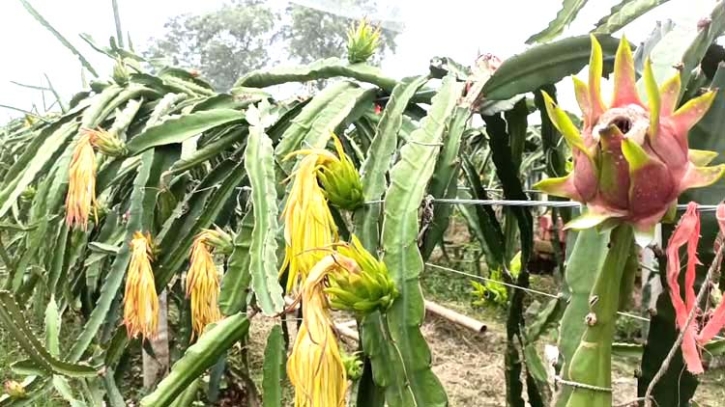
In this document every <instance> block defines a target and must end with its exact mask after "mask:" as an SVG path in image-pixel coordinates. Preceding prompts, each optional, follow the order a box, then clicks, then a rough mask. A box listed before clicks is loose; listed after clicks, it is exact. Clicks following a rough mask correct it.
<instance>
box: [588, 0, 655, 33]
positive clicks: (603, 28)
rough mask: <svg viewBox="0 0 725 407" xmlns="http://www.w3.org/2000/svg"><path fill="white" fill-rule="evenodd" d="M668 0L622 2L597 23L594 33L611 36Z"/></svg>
mask: <svg viewBox="0 0 725 407" xmlns="http://www.w3.org/2000/svg"><path fill="white" fill-rule="evenodd" d="M668 1H669V0H622V1H621V2H620V3H619V4H617V5H616V6H614V7H612V9H611V10H610V11H609V15H606V16H604V17H602V18H601V20H599V22H597V24H596V25H597V28H596V29H595V30H594V32H597V33H606V34H611V33H614V32H617V31H619V30H620V29H622V28H623V27H624V26H626V25H627V24H629V23H631V22H632V21H634V20H636V19H637V18H639V17H640V16H642V15H644V14H646V13H647V12H649V11H651V10H653V9H654V8H656V7H657V6H660V5H662V4H665V3H667V2H668Z"/></svg>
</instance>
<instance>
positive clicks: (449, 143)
mask: <svg viewBox="0 0 725 407" xmlns="http://www.w3.org/2000/svg"><path fill="white" fill-rule="evenodd" d="M471 115H472V112H471V110H470V109H469V108H467V107H461V106H459V107H456V109H455V110H454V112H453V116H452V117H451V119H450V122H449V124H448V134H447V136H446V138H445V141H444V144H443V148H442V149H441V153H440V158H439V159H438V161H437V162H436V166H435V170H434V171H433V179H432V180H431V182H430V187H429V189H428V193H429V194H430V195H432V196H433V198H436V199H440V198H448V199H455V198H456V197H457V196H458V173H459V168H460V165H459V163H460V161H461V160H460V158H459V154H460V150H461V140H462V138H463V132H464V131H465V129H466V126H467V124H468V121H469V119H470V118H471ZM453 208H454V205H452V204H445V203H444V204H437V205H436V204H434V205H433V219H432V221H431V223H430V225H429V226H428V230H427V231H426V233H425V236H424V238H423V242H422V243H423V245H422V247H421V254H422V255H423V258H424V259H428V257H429V256H430V255H431V253H432V252H433V249H435V247H436V245H437V244H439V243H441V242H442V239H443V235H444V234H445V232H446V230H447V229H448V222H449V219H450V216H451V213H452V212H453Z"/></svg>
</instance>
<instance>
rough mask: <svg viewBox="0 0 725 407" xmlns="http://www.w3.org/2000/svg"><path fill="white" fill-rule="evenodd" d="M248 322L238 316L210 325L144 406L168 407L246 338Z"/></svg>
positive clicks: (145, 399)
mask: <svg viewBox="0 0 725 407" xmlns="http://www.w3.org/2000/svg"><path fill="white" fill-rule="evenodd" d="M248 331H249V320H247V317H246V315H244V314H236V315H233V316H231V317H227V318H225V319H223V320H221V321H219V322H217V323H215V324H212V325H210V327H208V328H207V330H206V331H204V333H203V334H202V335H201V336H200V337H199V340H197V341H196V343H194V344H193V345H191V346H190V347H189V348H188V349H187V350H186V352H185V353H184V356H182V357H181V359H179V360H178V361H177V362H176V363H174V366H173V367H172V368H171V372H170V373H169V375H168V376H166V377H165V378H164V379H163V380H162V381H161V383H159V385H158V386H157V387H156V390H154V392H153V393H151V394H149V395H147V396H146V397H144V398H143V399H142V400H141V405H142V406H167V405H169V404H171V403H172V402H173V401H174V400H176V398H177V397H178V396H179V395H180V394H181V393H182V392H183V391H184V390H185V389H186V388H187V387H188V386H189V385H190V384H191V383H192V382H194V380H196V379H197V378H198V377H199V376H201V375H202V374H203V373H204V371H205V370H206V369H208V368H210V367H211V366H212V365H214V364H215V363H216V362H217V361H218V360H219V358H220V357H221V356H222V355H223V354H225V353H226V352H227V350H228V349H229V348H231V347H232V346H233V345H234V343H236V342H237V341H239V340H240V339H242V338H243V337H245V336H246V335H247V332H248Z"/></svg>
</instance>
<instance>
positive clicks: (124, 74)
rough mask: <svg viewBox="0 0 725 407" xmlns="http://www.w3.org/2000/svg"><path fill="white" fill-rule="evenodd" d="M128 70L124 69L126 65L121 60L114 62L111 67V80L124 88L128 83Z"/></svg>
mask: <svg viewBox="0 0 725 407" xmlns="http://www.w3.org/2000/svg"><path fill="white" fill-rule="evenodd" d="M128 78H129V74H128V69H127V68H126V64H125V63H124V62H123V60H121V59H117V60H116V64H115V65H113V80H114V81H115V82H116V83H117V84H119V85H121V86H124V85H126V84H127V83H128Z"/></svg>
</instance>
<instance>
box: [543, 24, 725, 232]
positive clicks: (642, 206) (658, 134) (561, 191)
mask: <svg viewBox="0 0 725 407" xmlns="http://www.w3.org/2000/svg"><path fill="white" fill-rule="evenodd" d="M591 41H592V51H591V58H590V61H589V84H586V83H584V82H582V81H581V80H579V79H577V78H576V77H574V78H573V79H574V90H575V94H576V98H577V102H578V103H579V107H580V108H581V110H582V113H583V117H582V127H581V129H578V128H577V127H576V126H575V125H574V124H573V123H572V121H571V119H570V118H569V116H568V115H567V114H566V113H565V112H564V111H563V110H562V109H561V108H560V107H558V106H556V105H555V103H554V101H553V100H552V99H551V97H550V96H549V95H548V94H546V92H543V97H544V101H545V104H546V109H547V113H548V115H549V117H550V118H551V121H552V122H553V123H554V126H556V128H557V129H558V130H559V131H560V132H561V133H562V135H563V136H564V138H565V140H566V141H567V143H568V144H569V146H570V147H571V150H572V158H573V170H572V171H571V172H570V173H569V174H568V175H567V176H565V177H561V178H549V179H545V180H543V181H541V182H539V183H538V184H536V185H535V188H537V189H539V190H541V191H543V192H546V193H547V194H550V195H555V196H561V197H566V198H570V199H573V200H575V201H578V202H581V203H582V204H585V205H586V206H587V211H586V213H585V214H584V215H582V216H580V217H579V218H576V219H574V220H572V221H571V222H569V223H568V224H567V225H566V226H565V228H572V229H586V228H590V227H595V226H596V227H606V226H614V225H616V224H619V223H622V222H625V223H629V224H631V225H632V226H633V227H634V230H635V236H636V238H637V243H638V244H640V245H642V246H645V245H647V244H649V243H650V242H651V240H652V238H653V237H654V228H655V226H656V225H657V223H659V222H660V221H661V220H662V218H663V217H665V215H666V214H667V213H668V211H671V210H673V209H675V207H676V204H677V197H678V196H679V195H680V194H681V193H682V192H683V191H685V190H687V189H690V188H700V187H705V186H708V185H711V184H713V183H714V182H716V181H717V180H718V179H720V178H721V177H722V175H723V173H725V165H718V166H711V167H707V166H706V165H707V164H708V163H710V162H711V161H712V160H713V159H714V158H715V157H716V156H717V153H715V152H711V151H702V150H693V149H690V148H689V147H688V140H687V134H688V132H689V130H690V129H691V128H692V127H693V126H694V125H695V124H696V123H697V122H698V121H699V120H700V119H702V117H703V116H704V115H705V113H706V112H707V110H708V109H709V108H710V106H711V105H712V103H713V100H714V99H715V95H716V90H710V91H708V92H707V93H704V94H703V95H701V96H698V97H696V98H693V99H691V100H690V101H688V102H687V103H685V104H684V105H682V106H681V107H680V108H679V109H675V108H676V106H677V101H678V98H679V94H680V88H681V83H680V75H679V73H675V75H674V76H673V77H672V78H671V79H669V80H667V81H666V82H665V83H664V84H663V85H662V86H661V87H660V88H658V87H657V83H656V81H655V79H654V74H653V72H652V65H651V61H649V59H648V60H647V61H646V62H645V66H644V73H643V76H642V80H643V81H644V88H645V90H646V96H647V105H645V104H644V103H642V101H641V100H640V97H639V94H638V93H637V88H636V81H635V69H634V61H633V58H632V50H631V49H630V47H629V42H628V41H627V40H626V39H625V38H624V37H622V39H621V41H620V43H619V48H618V49H617V55H616V57H615V62H614V92H613V93H614V95H613V97H612V101H611V103H610V105H609V107H606V106H605V105H604V102H603V101H602V95H601V85H600V83H601V76H602V48H601V46H600V45H599V42H598V41H597V39H596V37H594V36H593V35H592V36H591Z"/></svg>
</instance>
